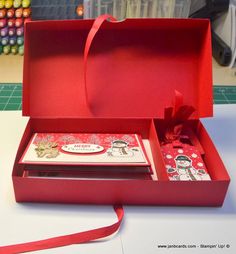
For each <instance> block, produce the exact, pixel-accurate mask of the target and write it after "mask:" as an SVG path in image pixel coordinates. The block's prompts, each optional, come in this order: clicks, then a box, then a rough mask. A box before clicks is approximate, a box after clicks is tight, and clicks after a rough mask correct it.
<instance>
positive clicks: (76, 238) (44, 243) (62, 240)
mask: <svg viewBox="0 0 236 254" xmlns="http://www.w3.org/2000/svg"><path fill="white" fill-rule="evenodd" d="M114 210H115V212H116V215H117V218H118V221H117V222H116V223H114V224H112V225H110V226H105V227H101V228H97V229H93V230H88V231H84V232H80V233H75V234H70V235H65V236H58V237H53V238H49V239H45V240H40V241H35V242H28V243H20V244H14V245H8V246H1V247H0V254H17V253H25V252H29V251H37V250H44V249H50V248H57V247H62V246H67V245H72V244H79V243H86V242H90V241H93V240H96V239H100V238H104V237H107V236H109V235H111V234H113V233H115V232H116V231H117V230H118V229H119V227H120V224H121V222H122V219H123V216H124V210H123V207H122V206H114Z"/></svg>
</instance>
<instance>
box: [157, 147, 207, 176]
mask: <svg viewBox="0 0 236 254" xmlns="http://www.w3.org/2000/svg"><path fill="white" fill-rule="evenodd" d="M180 144H181V143H180ZM161 151H162V154H163V158H164V161H165V164H166V171H167V174H168V177H169V179H170V180H172V181H201V180H203V181H204V180H211V178H210V175H209V174H208V172H207V168H206V165H205V163H204V161H203V159H202V156H201V154H200V152H199V150H198V149H197V148H196V147H195V146H192V145H189V144H183V143H182V144H181V146H178V147H174V145H173V144H172V143H167V144H165V145H162V146H161Z"/></svg>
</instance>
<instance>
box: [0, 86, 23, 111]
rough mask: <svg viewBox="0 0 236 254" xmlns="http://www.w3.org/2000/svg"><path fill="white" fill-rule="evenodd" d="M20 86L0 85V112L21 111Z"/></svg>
mask: <svg viewBox="0 0 236 254" xmlns="http://www.w3.org/2000/svg"><path fill="white" fill-rule="evenodd" d="M21 99H22V86H21V84H1V85H0V110H21V105H22V103H21Z"/></svg>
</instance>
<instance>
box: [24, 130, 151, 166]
mask: <svg viewBox="0 0 236 254" xmlns="http://www.w3.org/2000/svg"><path fill="white" fill-rule="evenodd" d="M20 163H22V164H31V165H34V164H36V165H37V164H38V165H66V166H67V165H80V166H81V165H90V166H96V165H97V166H101V165H106V166H114V165H115V166H119V165H121V166H124V165H128V166H150V163H149V161H148V158H147V156H146V152H145V149H144V146H143V143H142V139H141V137H140V136H139V135H137V134H107V133H105V134H104V133H35V134H34V135H33V137H32V139H31V141H30V142H29V144H28V147H27V148H26V150H25V152H24V154H23V156H22V158H21V160H20Z"/></svg>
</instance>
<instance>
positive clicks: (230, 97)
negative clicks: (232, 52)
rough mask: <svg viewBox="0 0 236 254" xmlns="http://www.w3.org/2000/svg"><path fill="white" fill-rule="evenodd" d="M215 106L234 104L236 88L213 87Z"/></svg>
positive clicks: (235, 101)
mask: <svg viewBox="0 0 236 254" xmlns="http://www.w3.org/2000/svg"><path fill="white" fill-rule="evenodd" d="M214 103H215V104H236V86H214Z"/></svg>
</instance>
